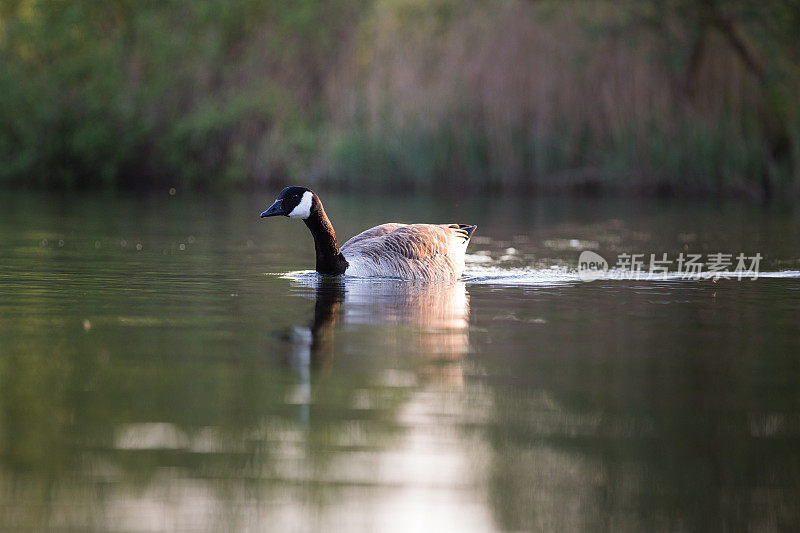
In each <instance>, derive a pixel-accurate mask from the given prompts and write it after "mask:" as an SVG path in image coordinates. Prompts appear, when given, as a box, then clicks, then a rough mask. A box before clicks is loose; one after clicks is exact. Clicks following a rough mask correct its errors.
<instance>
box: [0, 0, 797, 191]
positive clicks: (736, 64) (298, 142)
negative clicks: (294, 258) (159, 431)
mask: <svg viewBox="0 0 800 533" xmlns="http://www.w3.org/2000/svg"><path fill="white" fill-rule="evenodd" d="M799 32H800V2H798V1H797V0H791V1H778V0H768V1H765V2H756V1H755V0H733V1H725V2H722V1H720V0H706V1H692V0H667V1H663V2H662V1H658V2H657V1H655V0H638V1H634V0H630V1H625V2H621V3H619V2H605V1H604V2H591V3H587V2H554V1H550V0H537V1H522V0H516V1H508V2H501V3H495V2H482V1H478V0H472V1H468V2H459V1H456V0H426V1H420V0H346V1H343V2H331V1H324V0H302V1H297V2H286V3H281V2H278V3H275V2H260V1H256V0H233V1H230V2H225V1H222V0H207V1H203V2H190V1H186V0H184V1H176V2H167V3H162V2H154V1H148V0H142V1H136V0H117V1H114V2H103V3H99V2H89V1H76V0H71V1H56V0H7V1H5V2H3V3H2V5H0V163H2V164H0V185H6V186H44V187H63V188H111V187H122V188H152V187H165V186H178V187H195V188H215V187H218V188H228V187H242V186H254V185H264V184H280V183H285V182H287V181H296V182H302V183H310V184H314V183H319V182H320V181H328V182H336V183H340V184H358V185H359V186H368V187H374V188H387V187H388V188H406V187H408V186H412V187H415V188H420V189H421V188H431V187H452V186H454V185H457V186H459V187H460V188H462V189H472V190H477V189H528V190H531V189H533V190H553V189H575V188H578V189H582V188H586V187H589V188H592V189H595V188H600V189H622V190H634V191H639V192H646V193H650V192H661V193H664V192H672V193H678V192H683V193H701V194H709V193H710V194H745V195H752V196H756V195H764V196H766V197H769V196H772V195H776V194H792V193H794V194H796V192H797V190H798V183H800V180H799V179H798V176H799V175H800V102H798V98H797V94H798V92H800V67H798V65H800V42H798V40H797V38H796V36H797V34H798V33H799Z"/></svg>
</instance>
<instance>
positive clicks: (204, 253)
mask: <svg viewBox="0 0 800 533" xmlns="http://www.w3.org/2000/svg"><path fill="white" fill-rule="evenodd" d="M262 196H263V197H262ZM268 196H269V195H252V196H247V197H245V196H229V197H223V198H212V197H206V198H198V197H190V196H185V195H182V194H181V193H180V192H178V194H177V195H175V196H169V195H168V194H166V193H165V194H164V195H155V196H148V197H124V196H89V197H77V196H67V197H62V196H46V195H37V194H17V193H13V194H12V193H3V194H2V196H0V213H2V215H0V527H2V529H5V530H21V529H49V530H57V529H98V530H124V531H151V530H175V529H180V530H271V531H288V530H293V531H320V530H325V531H337V530H364V531H417V530H454V531H493V530H497V531H518V530H530V531H554V530H562V531H563V530H591V531H596V530H646V531H660V530H670V531H674V530H708V529H714V530H716V529H732V530H743V529H766V530H774V529H790V528H792V527H793V526H795V525H796V524H798V523H800V506H799V505H798V501H800V481H798V480H800V451H798V450H800V387H799V386H798V385H800V357H799V356H798V354H800V350H798V348H800V335H799V334H800V330H799V329H798V317H799V316H800V313H799V312H800V278H798V276H797V275H796V272H797V271H798V270H800V230H798V228H800V214H799V213H798V211H797V210H793V209H790V208H781V207H773V208H770V209H761V208H758V207H753V206H747V205H743V204H736V203H731V204H721V205H720V204H706V203H692V202H678V201H675V202H667V203H664V202H642V203H633V202H630V201H627V200H602V201H600V200H594V199H579V200H575V199H566V198H554V199H541V200H527V199H510V198H485V197H481V198H473V199H465V200H461V201H453V200H452V199H439V198H416V199H411V198H391V197H380V196H355V197H346V196H337V195H331V194H327V195H324V196H323V200H325V203H326V209H327V211H328V213H329V214H330V215H331V218H332V219H333V222H334V224H335V227H336V228H337V231H338V233H339V235H340V242H341V241H342V240H344V239H345V238H347V237H349V236H351V235H353V234H354V233H356V232H358V231H360V230H362V229H364V228H367V227H370V226H372V225H375V224H378V223H382V222H387V221H401V222H413V221H430V222H463V223H475V224H478V225H479V229H478V233H476V237H475V239H474V242H473V243H472V244H471V245H470V256H469V263H468V269H467V273H466V275H465V278H464V281H460V282H456V283H420V282H407V281H400V280H380V281H376V280H357V279H339V280H325V279H320V278H318V277H317V276H316V275H315V274H313V273H310V272H308V269H309V268H311V266H312V265H313V246H312V243H311V238H310V236H309V235H308V234H307V230H306V229H305V227H304V226H303V225H302V224H300V223H298V222H296V221H291V220H288V219H269V220H259V219H258V213H260V212H261V210H263V208H264V207H265V206H266V205H267V204H268V203H270V202H271V200H272V198H271V197H268ZM583 249H591V250H594V251H596V252H598V253H600V254H601V255H603V257H606V258H607V259H609V260H611V261H612V262H613V260H615V258H616V256H617V255H618V254H620V253H645V254H650V253H654V254H663V253H667V254H669V255H670V256H677V254H679V253H681V252H685V253H690V252H695V253H701V254H709V253H714V252H724V253H732V254H737V253H739V252H745V253H747V254H748V255H749V254H754V253H756V252H758V253H760V254H762V255H763V256H764V259H763V260H762V262H761V265H760V267H761V270H762V272H768V273H769V274H768V275H767V276H766V277H764V276H762V277H761V278H760V279H758V280H755V281H752V280H742V281H736V280H725V279H720V280H717V281H716V282H715V281H713V280H710V279H705V280H681V279H675V278H673V279H669V280H627V281H624V280H622V281H621V280H613V279H603V280H598V281H592V282H588V283H587V282H581V281H580V278H579V277H578V276H577V274H576V271H575V269H576V267H577V259H578V254H579V253H580V251H581V250H583Z"/></svg>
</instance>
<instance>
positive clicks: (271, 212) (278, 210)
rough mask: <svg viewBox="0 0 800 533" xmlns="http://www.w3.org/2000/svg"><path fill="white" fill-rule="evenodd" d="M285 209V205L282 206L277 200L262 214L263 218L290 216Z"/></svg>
mask: <svg viewBox="0 0 800 533" xmlns="http://www.w3.org/2000/svg"><path fill="white" fill-rule="evenodd" d="M288 214H289V213H287V212H286V211H285V210H284V209H283V205H281V201H280V200H275V203H274V204H272V205H271V206H269V209H267V210H266V211H264V212H263V213H261V218H264V217H276V216H278V215H288Z"/></svg>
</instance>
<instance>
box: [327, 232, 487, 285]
mask: <svg viewBox="0 0 800 533" xmlns="http://www.w3.org/2000/svg"><path fill="white" fill-rule="evenodd" d="M474 230H475V226H468V225H465V224H399V223H388V224H381V225H380V226H375V227H374V228H370V229H368V230H366V231H363V232H361V233H359V234H358V235H356V236H354V237H352V238H351V239H350V240H348V241H347V242H346V243H344V244H343V245H342V248H341V250H342V253H343V254H344V256H345V258H346V259H347V262H348V263H349V266H348V267H347V270H346V271H345V274H348V275H353V276H361V277H371V276H391V277H399V278H405V279H415V280H440V281H452V280H456V279H458V278H459V277H461V273H462V272H463V271H464V254H465V252H466V249H467V244H468V243H469V239H470V237H471V235H472V232H473V231H474Z"/></svg>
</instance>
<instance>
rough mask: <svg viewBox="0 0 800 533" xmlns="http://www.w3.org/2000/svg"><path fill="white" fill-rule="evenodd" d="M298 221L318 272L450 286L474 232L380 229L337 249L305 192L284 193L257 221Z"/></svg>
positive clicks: (451, 227)
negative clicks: (305, 232) (280, 218)
mask: <svg viewBox="0 0 800 533" xmlns="http://www.w3.org/2000/svg"><path fill="white" fill-rule="evenodd" d="M277 215H283V216H287V217H290V218H300V219H302V220H303V221H304V222H305V223H306V226H308V229H309V230H311V235H313V236H314V247H315V248H316V252H317V268H316V270H317V272H319V273H320V274H325V275H330V276H338V275H340V274H345V275H348V276H358V277H392V278H404V279H415V280H428V281H453V280H456V279H458V278H459V277H461V272H463V271H464V252H466V250H467V245H468V244H469V239H470V237H471V236H472V233H473V232H474V231H475V228H477V226H471V225H468V224H398V223H394V222H391V223H389V224H381V225H380V226H375V227H374V228H370V229H368V230H366V231H363V232H361V233H359V234H358V235H356V236H355V237H353V238H351V239H350V240H349V241H347V242H346V243H344V244H343V245H342V247H341V249H340V248H339V246H337V244H336V233H334V231H333V226H332V225H331V221H330V220H329V219H328V216H327V215H326V214H325V209H324V208H323V207H322V202H321V201H320V199H319V197H318V196H317V195H316V194H315V193H314V191H312V190H311V189H308V188H306V187H287V188H285V189H283V190H282V191H281V192H280V194H279V195H278V198H277V199H276V200H275V203H273V204H272V205H271V206H270V207H269V209H267V210H266V211H264V212H263V213H261V217H262V218H264V217H273V216H277Z"/></svg>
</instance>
